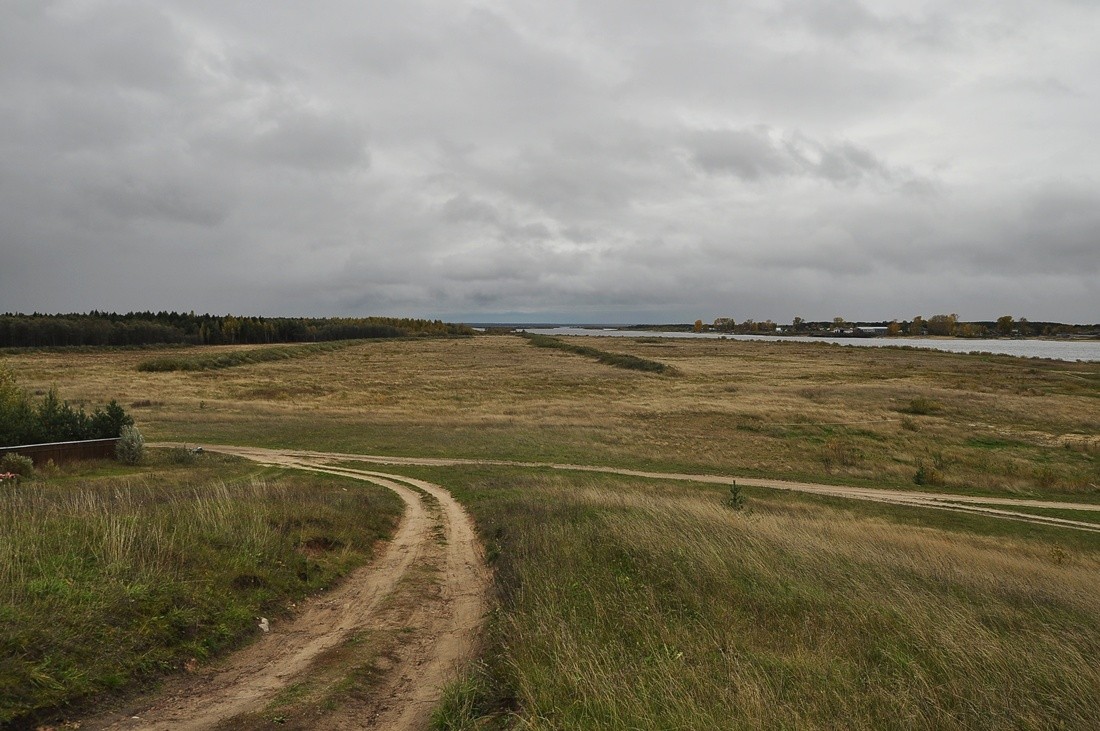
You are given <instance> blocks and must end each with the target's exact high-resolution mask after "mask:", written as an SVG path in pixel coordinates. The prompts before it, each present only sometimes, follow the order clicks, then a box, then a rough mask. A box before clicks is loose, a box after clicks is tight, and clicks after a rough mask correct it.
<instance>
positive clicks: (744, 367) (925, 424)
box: [0, 336, 1100, 500]
mask: <svg viewBox="0 0 1100 731" xmlns="http://www.w3.org/2000/svg"><path fill="white" fill-rule="evenodd" d="M563 340H569V339H567V338H563ZM572 340H573V341H582V342H581V344H591V343H592V341H593V340H595V339H592V338H583V339H582V338H574V339H572ZM654 340H655V339H653V338H650V339H643V340H633V339H621V338H616V339H615V340H614V342H613V343H609V344H608V343H605V342H602V341H601V342H598V343H597V345H598V346H599V348H602V349H605V350H613V351H614V352H616V353H624V354H629V355H635V356H637V357H640V358H645V359H647V360H651V361H656V362H661V363H665V364H668V365H669V366H672V367H673V368H675V371H676V373H677V375H675V376H668V375H659V374H652V373H645V372H640V371H633V370H625V369H621V368H615V367H610V366H607V365H604V364H601V363H599V362H596V361H593V360H591V359H589V358H586V357H583V356H579V355H575V354H572V353H568V352H562V351H559V350H554V349H542V348H532V347H530V346H529V345H528V344H527V342H526V341H524V340H523V339H521V338H518V337H510V336H495V337H488V336H487V337H478V338H471V339H460V340H424V341H402V342H371V343H366V344H362V345H357V346H352V347H347V348H343V349H340V350H338V351H334V352H321V353H317V354H315V355H313V356H311V357H300V358H296V359H294V360H287V361H278V362H270V363H259V364H255V365H247V366H238V367H236V368H231V369H227V370H223V371H197V372H196V371H188V372H173V373H139V372H136V367H137V365H138V363H140V362H141V361H145V360H149V359H151V358H155V357H156V353H155V351H153V352H151V351H148V350H143V351H129V352H127V351H114V352H110V351H105V352H100V353H80V354H78V355H74V354H67V353H63V352H58V353H50V352H35V353H27V354H26V355H22V356H6V357H3V358H0V361H2V362H4V363H6V364H7V365H9V366H10V367H12V368H13V369H14V370H15V371H16V373H17V375H18V376H19V377H20V380H21V382H22V383H24V384H25V385H27V386H30V387H32V388H35V389H39V390H44V389H46V388H48V387H49V386H50V385H51V384H54V383H56V384H58V385H59V386H60V391H61V396H62V397H63V398H68V399H73V400H80V399H86V400H87V401H89V402H91V403H102V402H104V401H105V400H109V399H110V398H118V400H119V402H120V403H122V404H123V405H125V406H127V407H128V408H131V410H132V412H133V414H134V416H135V418H136V419H137V421H138V425H139V427H140V428H141V429H142V430H143V432H144V433H145V435H146V437H148V438H152V439H174V440H191V441H225V442H228V443H250V444H256V445H260V446H285V447H310V448H316V449H338V450H349V451H351V450H356V451H365V452H370V453H379V454H394V455H417V456H466V457H489V458H516V459H526V460H534V461H565V462H570V461H572V462H588V463H600V464H611V465H618V466H627V467H652V468H677V469H692V470H696V471H710V472H728V473H731V474H745V475H761V476H772V477H786V478H795V479H806V480H811V481H823V482H840V483H852V484H869V485H890V486H895V487H898V488H912V487H915V482H916V481H917V479H918V474H920V475H922V476H923V478H922V479H921V482H923V484H922V485H921V487H922V489H926V490H927V489H932V490H936V489H943V490H952V491H965V492H973V493H979V494H994V495H995V494H1010V495H1011V494H1019V495H1049V496H1065V497H1067V498H1072V499H1074V500H1100V488H1098V486H1100V460H1098V459H1097V456H1098V455H1100V436H1098V435H1100V408H1098V405H1100V364H1097V363H1063V362H1053V361H1038V360H1026V359H1019V358H1011V357H1007V356H1005V357H999V356H971V355H958V354H950V353H934V352H919V351H906V350H889V349H874V350H869V349H864V348H842V347H837V346H829V345H826V344H802V343H787V342H780V343H756V342H739V341H717V340H705V341H704V340H667V341H660V342H654ZM188 350H189V349H187V348H171V349H169V350H167V351H166V353H168V354H170V355H171V356H172V357H173V358H179V359H186V358H189V357H191V356H190V355H189V354H188ZM230 350H231V351H232V352H237V351H240V350H241V349H240V348H232V349H230ZM216 351H217V349H216V348H207V349H202V350H201V353H202V354H204V356H206V357H211V356H213V355H214V353H215V352H216Z"/></svg>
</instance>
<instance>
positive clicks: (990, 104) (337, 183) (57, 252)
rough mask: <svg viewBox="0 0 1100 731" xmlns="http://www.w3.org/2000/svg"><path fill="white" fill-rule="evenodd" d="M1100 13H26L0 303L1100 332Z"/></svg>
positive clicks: (616, 5) (1064, 0)
mask: <svg viewBox="0 0 1100 731" xmlns="http://www.w3.org/2000/svg"><path fill="white" fill-rule="evenodd" d="M1098 39H1100V3H1098V2H1096V1H1095V0H1044V2H1035V1H1034V0H968V1H967V2H962V3H960V2H958V1H957V0H885V1H879V2H873V3H872V2H866V3H861V2H859V1H858V0H785V1H784V0H774V1H769V0H748V1H738V2H733V1H731V2H695V1H693V0H677V1H676V2H671V1H670V0H583V2H566V1H563V0H555V2H535V1H534V0H481V1H476V2H468V1H464V0H436V1H431V0H429V1H420V2H418V1H416V0H402V1H401V2H362V1H361V0H344V1H331V0H329V1H318V2H310V3H304V2H300V1H299V0H263V1H262V2H261V1H260V0H255V1H253V2H225V0H174V1H173V0H161V1H160V2H156V3H152V2H145V1H142V2H125V1H123V2H110V1H105V0H68V1H65V0H63V1H57V2H52V1H47V0H4V1H3V2H2V3H0V311H23V312H30V311H35V310H37V311H44V312H61V311H86V310H89V309H93V308H94V309H106V310H117V311H129V310H142V309H154V310H161V309H175V310H183V311H187V310H195V311H196V312H215V313H226V312H233V313H240V314H264V315H369V314H379V315H409V316H428V317H433V318H434V317H441V318H444V319H462V320H467V321H478V320H513V321H514V320H521V321H548V320H550V321H553V320H558V321H573V322H673V321H690V320H694V319H695V318H697V317H699V318H703V319H704V320H708V321H709V320H711V319H713V318H715V317H718V316H728V317H733V318H735V319H737V320H739V321H740V320H743V319H747V318H754V319H758V320H762V319H765V318H771V319H773V320H776V321H779V322H783V321H789V320H790V319H791V318H792V317H794V316H796V315H798V316H802V317H804V318H806V319H832V318H833V317H834V316H838V315H839V316H843V317H847V318H849V319H883V318H885V319H890V318H895V317H896V318H902V319H908V318H911V317H912V316H913V315H917V314H921V315H924V316H929V315H932V314H937V313H951V312H955V313H958V314H959V315H960V317H962V318H963V319H991V318H995V317H997V316H999V315H1003V314H1013V315H1015V316H1017V317H1019V316H1024V317H1028V318H1030V319H1032V320H1061V321H1070V322H1090V323H1091V322H1097V321H1100V40H1098Z"/></svg>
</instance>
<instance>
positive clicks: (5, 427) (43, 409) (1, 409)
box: [0, 367, 134, 447]
mask: <svg viewBox="0 0 1100 731" xmlns="http://www.w3.org/2000/svg"><path fill="white" fill-rule="evenodd" d="M133 423H134V419H133V417H131V416H130V415H128V414H127V413H126V411H125V409H123V408H122V407H121V406H119V405H118V403H117V402H115V401H111V402H110V403H109V404H107V406H106V407H104V408H102V409H100V408H97V409H95V411H93V412H92V413H91V414H88V413H87V412H85V411H84V408H83V407H75V408H74V407H73V406H72V404H70V403H69V402H68V401H62V400H61V397H60V396H59V395H58V393H57V388H56V387H54V388H51V389H50V390H49V392H48V393H47V394H46V395H45V397H43V399H42V400H41V401H39V402H37V403H36V402H35V401H34V399H32V398H31V396H30V394H28V393H27V392H26V390H24V389H22V388H19V386H18V385H17V384H16V383H15V377H14V375H13V374H12V373H11V371H10V370H7V369H5V368H3V367H0V446H5V447H11V446H18V445H21V444H42V443H47V442H68V441H77V440H81V439H114V438H115V437H118V436H119V435H120V434H121V433H122V427H124V426H130V425H132V424H133Z"/></svg>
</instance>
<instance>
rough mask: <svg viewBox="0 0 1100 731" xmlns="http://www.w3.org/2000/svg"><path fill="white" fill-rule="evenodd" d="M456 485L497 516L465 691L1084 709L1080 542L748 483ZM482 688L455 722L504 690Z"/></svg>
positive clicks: (1096, 648) (731, 704) (1095, 591)
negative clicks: (966, 530)
mask: <svg viewBox="0 0 1100 731" xmlns="http://www.w3.org/2000/svg"><path fill="white" fill-rule="evenodd" d="M517 488H521V489H517ZM463 489H466V490H469V491H470V496H471V497H472V500H471V503H472V504H473V505H474V509H475V513H477V514H478V518H479V521H481V522H482V524H483V529H484V530H486V531H487V532H489V534H490V535H494V536H499V538H498V539H497V550H498V551H499V558H498V560H497V573H498V581H499V583H500V584H501V588H502V591H503V600H502V605H501V609H500V613H499V615H498V617H497V621H496V625H495V627H494V631H493V642H494V648H493V652H495V653H496V654H495V655H491V661H490V663H489V666H488V667H489V670H488V671H487V676H488V677H487V679H485V680H484V684H485V686H487V688H486V687H482V688H481V689H480V690H468V696H467V698H466V701H467V703H466V706H465V707H466V708H468V709H470V708H473V709H476V708H478V702H477V698H478V693H480V694H481V696H480V697H481V698H482V700H484V699H485V698H491V697H494V696H495V697H497V698H501V697H503V698H508V697H512V698H513V699H514V708H513V709H512V711H511V713H514V714H518V719H515V720H516V724H515V725H516V727H518V728H538V729H624V728H634V729H668V728H746V729H749V728H752V729H759V728H804V729H812V728H865V729H879V728H901V727H909V728H946V729H975V728H988V729H1000V728H1050V727H1065V728H1088V727H1089V726H1090V724H1091V723H1092V720H1093V719H1095V718H1097V717H1098V716H1100V699H1098V698H1097V696H1096V694H1095V688H1096V687H1100V686H1098V684H1100V669H1098V668H1097V667H1096V664H1095V662H1094V660H1093V658H1094V657H1095V656H1096V653H1097V652H1100V635H1098V633H1097V632H1096V629H1095V617H1096V616H1098V614H1097V613H1098V612H1100V582H1097V580H1096V576H1097V571H1098V569H1100V560H1098V557H1097V554H1095V553H1079V552H1077V553H1074V554H1073V555H1072V556H1069V557H1068V558H1067V557H1066V556H1054V555H1052V554H1051V552H1050V548H1049V546H1046V545H1044V544H1042V543H1038V542H1033V541H1026V540H1015V539H994V538H983V537H977V536H975V537H971V536H966V535H963V534H957V533H946V532H943V531H940V530H936V529H930V528H919V527H910V526H904V525H899V524H897V523H889V522H886V521H883V520H880V519H877V518H862V519H853V518H852V516H851V515H849V514H846V513H841V512H839V511H835V510H833V509H830V508H824V507H821V506H820V505H807V504H805V503H799V502H791V501H775V502H771V501H768V500H767V499H762V498H760V497H756V498H753V499H752V500H750V508H749V510H748V511H747V512H746V511H733V510H731V509H729V508H728V507H727V506H726V505H724V503H723V500H722V498H723V495H722V494H721V493H720V492H718V491H713V490H707V491H701V490H698V489H690V488H681V489H675V488H669V487H655V486H652V485H648V484H645V483H637V482H634V483H632V484H630V483H626V482H623V481H608V480H599V481H595V480H593V479H592V478H580V477H572V478H567V477H557V476H553V477H546V476H543V477H533V476H529V477H527V478H522V477H519V478H516V479H515V480H514V481H513V482H512V484H511V485H510V486H509V487H506V488H505V487H503V486H501V487H495V486H491V482H490V481H486V480H475V482H474V483H473V484H472V485H471V486H469V487H466V488H463ZM493 658H495V659H493ZM471 696H472V697H473V698H474V700H471V699H470V698H471ZM458 705H460V704H458V703H455V704H454V706H452V710H453V708H454V707H457V706H458ZM481 709H482V710H481V714H480V715H479V714H478V713H473V712H471V713H467V714H466V716H465V717H461V714H456V715H458V716H460V717H459V718H452V719H451V722H452V723H453V724H454V726H453V727H455V728H475V727H477V723H483V722H484V717H485V715H492V714H493V713H494V711H495V710H498V709H499V707H498V709H493V707H492V705H491V704H485V705H483V706H481ZM478 719H480V720H478Z"/></svg>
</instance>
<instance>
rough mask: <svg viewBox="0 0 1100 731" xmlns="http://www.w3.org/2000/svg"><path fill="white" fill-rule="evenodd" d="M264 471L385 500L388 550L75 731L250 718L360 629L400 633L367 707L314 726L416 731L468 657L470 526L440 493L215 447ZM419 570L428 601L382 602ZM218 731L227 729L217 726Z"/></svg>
mask: <svg viewBox="0 0 1100 731" xmlns="http://www.w3.org/2000/svg"><path fill="white" fill-rule="evenodd" d="M218 449H219V450H220V451H223V452H229V453H232V454H237V455H240V456H244V457H248V458H250V459H254V460H256V461H258V462H261V463H264V464H272V465H279V466H285V467H293V468H296V469H305V470H311V471H315V472H325V473H330V474H339V475H343V476H347V477H352V478H355V479H360V480H366V481H368V482H373V483H375V484H377V485H381V486H383V487H386V488H388V489H390V490H393V491H394V492H396V493H397V494H398V495H399V496H400V497H401V499H402V500H403V501H404V502H405V506H406V509H405V514H404V517H403V519H402V521H401V524H400V526H399V527H398V529H397V532H396V533H395V535H394V537H393V540H392V541H391V542H390V543H389V545H388V546H387V547H386V549H385V550H384V552H383V554H382V555H381V556H380V557H379V558H378V559H377V560H376V561H374V562H373V563H372V564H371V565H370V566H366V567H363V568H361V569H358V570H356V571H354V572H352V573H351V574H350V575H349V576H348V577H347V578H346V579H345V580H344V581H343V582H342V583H341V584H340V586H339V587H337V588H336V589H334V590H333V591H331V592H329V593H326V594H324V595H323V596H320V597H318V598H316V599H315V600H313V601H311V602H308V603H307V605H306V606H305V608H304V609H303V610H302V611H301V612H300V613H299V614H298V615H297V616H296V617H295V618H294V619H293V620H291V621H287V622H282V623H280V622H270V631H269V632H267V633H265V634H264V636H263V637H261V638H260V639H259V640H258V641H257V642H255V643H253V644H252V645H250V646H248V647H246V648H245V649H243V650H241V651H240V652H237V653H234V654H233V655H232V656H231V657H229V658H228V659H227V660H226V661H225V662H223V663H221V664H218V665H215V666H213V667H211V668H209V669H206V670H199V671H198V672H197V673H196V674H194V675H193V676H190V677H185V678H179V679H177V680H176V681H174V682H172V683H169V684H168V687H167V688H165V689H164V690H163V691H161V692H159V693H157V694H155V695H154V696H152V697H149V698H145V699H141V700H139V701H136V702H133V703H131V704H130V705H129V707H128V708H126V709H125V711H124V712H123V713H115V714H112V715H110V716H100V717H97V718H92V719H87V720H86V721H85V722H83V724H82V726H81V727H82V728H84V729H209V728H214V727H217V726H231V719H233V718H235V717H239V716H241V715H242V714H249V713H256V712H258V711H260V710H262V709H263V708H264V707H265V705H266V704H267V703H269V702H270V701H272V699H274V698H275V696H276V695H277V694H278V693H279V691H281V690H283V689H284V688H286V687H288V686H289V685H290V684H292V683H294V682H297V681H299V680H301V679H302V678H304V677H307V676H309V674H310V673H311V672H313V669H314V665H315V663H317V661H318V660H319V658H321V656H322V655H324V654H325V653H326V652H329V651H331V650H333V649H334V648H337V647H339V646H340V645H341V644H342V643H344V642H345V641H346V640H347V639H348V638H349V637H350V636H351V635H352V634H353V633H355V632H357V631H361V630H373V631H377V630H380V629H387V628H388V629H393V630H400V634H401V636H402V637H403V638H404V640H403V641H402V642H401V646H400V647H398V648H397V649H396V650H394V651H393V652H390V653H388V654H387V657H386V666H385V668H384V671H385V672H384V673H383V674H382V677H381V678H380V679H378V681H377V682H375V683H372V686H371V694H370V698H369V699H368V700H367V701H365V702H356V703H350V704H348V705H347V707H345V708H342V709H337V710H336V711H333V712H331V713H329V714H328V715H327V716H326V717H325V718H324V720H323V726H324V727H325V728H345V729H367V728H370V729H422V728H426V727H427V725H428V722H429V719H430V715H431V712H432V710H433V708H434V707H435V705H436V704H437V703H438V701H439V698H440V695H441V693H442V690H443V687H444V686H445V685H446V683H448V682H449V681H450V680H452V679H454V678H455V677H456V674H457V672H458V671H459V670H460V667H461V665H462V663H464V662H465V661H467V660H469V659H470V658H472V657H474V656H475V655H476V652H477V642H478V637H479V632H480V628H481V625H482V620H483V618H484V616H485V612H486V597H487V595H488V589H489V573H488V570H487V569H486V567H485V563H484V560H483V558H482V555H481V549H480V546H479V544H478V542H477V537H476V535H475V533H474V528H473V524H472V522H471V521H470V519H469V516H468V515H467V514H466V512H465V511H464V510H463V509H462V508H461V506H459V504H458V503H457V502H456V501H455V500H454V498H452V497H451V495H450V493H448V492H447V491H446V490H445V489H443V488H442V487H440V486H438V485H433V484H431V483H428V482H424V481H421V480H413V479H409V478H404V477H395V476H393V475H385V474H381V473H372V472H368V471H363V470H351V469H343V468H336V467H326V466H323V465H322V464H320V461H322V460H323V459H324V458H325V456H324V455H308V456H307V455H294V456H292V455H289V454H285V453H282V452H277V451H270V450H250V449H244V448H222V447H219V448H218ZM425 567H430V568H432V569H433V570H434V572H435V575H434V581H435V582H437V583H438V587H439V589H438V591H433V592H432V593H431V594H430V595H429V596H430V599H429V600H428V601H426V602H421V603H420V604H419V605H418V606H416V607H415V608H411V609H410V607H407V606H404V605H402V604H401V603H398V602H393V601H390V599H391V598H392V597H393V595H394V594H395V592H397V590H398V588H399V585H400V584H401V582H402V581H403V580H407V579H408V578H409V576H410V573H411V572H412V571H413V570H416V569H424V568H425ZM227 722H228V723H227Z"/></svg>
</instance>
